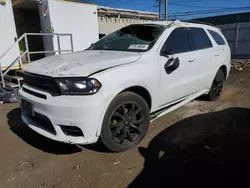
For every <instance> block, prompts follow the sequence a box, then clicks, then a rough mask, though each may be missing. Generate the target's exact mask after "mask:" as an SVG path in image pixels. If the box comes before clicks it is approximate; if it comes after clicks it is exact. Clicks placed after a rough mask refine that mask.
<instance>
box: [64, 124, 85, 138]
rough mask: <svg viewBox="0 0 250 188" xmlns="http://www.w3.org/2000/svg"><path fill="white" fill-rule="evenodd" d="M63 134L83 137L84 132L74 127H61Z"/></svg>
mask: <svg viewBox="0 0 250 188" xmlns="http://www.w3.org/2000/svg"><path fill="white" fill-rule="evenodd" d="M60 127H61V129H62V131H63V133H64V134H65V135H67V136H83V133H82V130H81V129H80V128H78V127H74V126H64V125H60Z"/></svg>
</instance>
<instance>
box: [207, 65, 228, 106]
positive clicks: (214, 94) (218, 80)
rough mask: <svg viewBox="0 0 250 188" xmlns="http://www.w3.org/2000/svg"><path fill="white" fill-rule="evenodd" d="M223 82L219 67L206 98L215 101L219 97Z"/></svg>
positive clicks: (223, 77) (222, 74)
mask: <svg viewBox="0 0 250 188" xmlns="http://www.w3.org/2000/svg"><path fill="white" fill-rule="evenodd" d="M224 83H225V75H224V73H223V71H222V70H221V69H220V70H219V71H218V72H217V74H216V76H215V78H214V81H213V84H212V87H211V89H210V92H209V93H208V100H210V101H215V100H217V99H219V98H220V96H221V93H222V89H223V86H224Z"/></svg>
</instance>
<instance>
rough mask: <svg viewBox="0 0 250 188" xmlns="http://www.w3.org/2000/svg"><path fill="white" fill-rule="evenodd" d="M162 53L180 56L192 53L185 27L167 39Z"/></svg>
mask: <svg viewBox="0 0 250 188" xmlns="http://www.w3.org/2000/svg"><path fill="white" fill-rule="evenodd" d="M161 51H165V52H167V53H169V54H178V53H184V52H188V51H190V43H189V36H188V31H187V29H186V28H184V27H180V28H176V29H174V30H173V31H172V33H171V34H170V35H169V37H168V38H167V40H166V42H165V44H164V45H163V47H162V50H161Z"/></svg>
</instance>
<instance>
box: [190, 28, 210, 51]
mask: <svg viewBox="0 0 250 188" xmlns="http://www.w3.org/2000/svg"><path fill="white" fill-rule="evenodd" d="M188 30H189V33H190V39H191V48H192V50H202V49H207V48H211V47H212V43H211V41H210V39H209V38H208V36H207V33H206V32H205V30H204V29H202V28H197V27H190V28H189V29H188Z"/></svg>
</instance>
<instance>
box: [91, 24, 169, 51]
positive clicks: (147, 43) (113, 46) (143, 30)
mask: <svg viewBox="0 0 250 188" xmlns="http://www.w3.org/2000/svg"><path fill="white" fill-rule="evenodd" d="M165 28H166V27H165V26H163V25H146V24H145V25H140V24H138V25H129V26H127V27H124V28H122V29H120V30H118V31H115V32H113V33H111V34H109V35H107V36H105V37H103V38H102V39H101V40H99V41H98V42H96V43H95V44H93V45H92V46H91V47H89V49H88V50H114V51H132V52H145V51H148V50H150V49H151V48H152V47H153V46H154V44H155V42H156V41H157V39H158V38H159V37H160V35H161V34H162V32H163V31H164V30H165Z"/></svg>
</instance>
